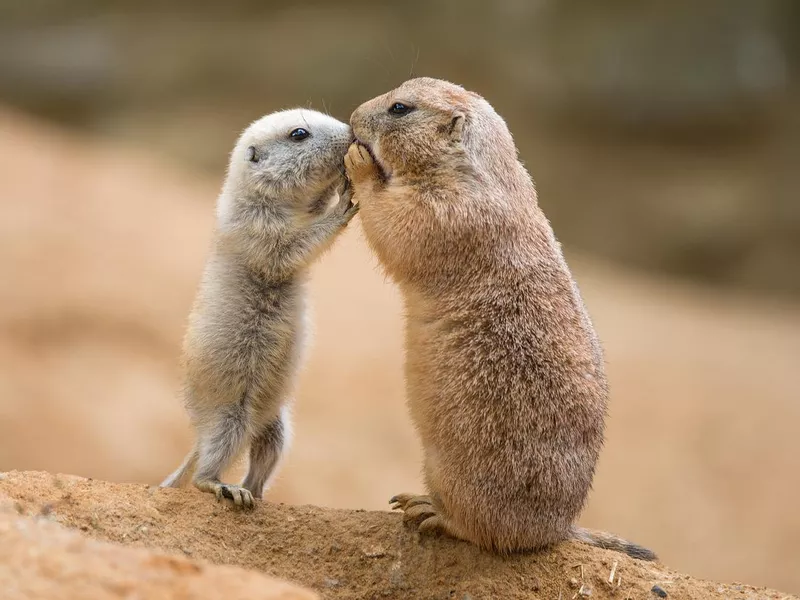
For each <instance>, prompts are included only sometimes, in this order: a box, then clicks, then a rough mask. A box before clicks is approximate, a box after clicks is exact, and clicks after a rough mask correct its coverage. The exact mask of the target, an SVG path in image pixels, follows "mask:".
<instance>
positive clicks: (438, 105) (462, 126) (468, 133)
mask: <svg viewBox="0 0 800 600" xmlns="http://www.w3.org/2000/svg"><path fill="white" fill-rule="evenodd" d="M350 123H351V125H352V127H353V133H354V135H355V137H356V139H357V140H358V141H359V142H361V143H362V144H364V145H365V146H367V148H369V150H370V152H371V153H372V155H373V156H374V157H375V160H376V162H377V163H378V164H379V166H380V167H381V169H382V170H383V172H384V175H386V176H387V177H393V176H396V175H408V176H415V175H425V174H430V173H431V172H432V171H433V170H436V169H437V168H439V167H443V166H446V167H447V168H448V169H451V168H458V167H462V166H463V167H469V168H470V169H471V170H473V171H476V172H479V173H480V174H481V175H483V176H488V177H491V178H492V179H497V178H500V179H501V180H502V179H503V178H504V177H508V176H509V175H510V174H513V173H515V172H517V171H518V170H519V169H520V168H521V166H520V165H519V163H518V161H517V151H516V147H515V146H514V141H513V139H512V137H511V133H510V132H509V131H508V127H506V124H505V122H504V121H503V119H502V118H501V117H500V116H499V115H498V114H497V113H496V112H495V111H494V109H493V108H492V106H491V105H490V104H489V103H488V102H486V100H484V99H483V98H482V97H481V96H479V95H478V94H475V93H474V92H469V91H467V90H465V89H464V88H462V87H461V86H458V85H455V84H453V83H450V82H448V81H442V80H439V79H431V78H428V77H420V78H417V79H411V80H409V81H406V82H405V83H403V84H402V85H400V87H398V88H397V89H395V90H392V91H391V92H388V93H386V94H384V95H382V96H378V97H377V98H373V99H372V100H369V101H368V102H365V103H364V104H362V105H361V106H359V107H358V108H357V109H356V110H355V112H353V114H352V116H351V117H350ZM509 169H510V170H511V171H512V172H513V173H509Z"/></svg>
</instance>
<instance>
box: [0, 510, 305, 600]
mask: <svg viewBox="0 0 800 600" xmlns="http://www.w3.org/2000/svg"><path fill="white" fill-rule="evenodd" d="M7 504H8V505H9V506H8V507H2V506H0V535H2V539H3V543H2V544H0V589H2V590H3V592H2V595H3V598H4V599H5V600H61V599H63V600H88V599H92V600H112V599H115V598H146V599H147V600H176V599H187V600H188V599H190V598H191V599H193V600H204V599H208V600H212V599H215V598H222V597H225V598H226V599H228V600H314V599H315V598H318V596H317V595H316V594H314V593H312V592H310V591H307V590H303V589H300V588H299V587H297V586H294V585H291V584H289V583H285V582H281V581H278V580H275V579H272V578H269V577H266V576H264V575H261V574H258V573H255V572H252V571H250V572H248V571H245V570H243V569H240V568H235V567H227V566H211V565H208V564H206V563H204V562H199V561H196V560H190V559H187V558H185V557H183V556H175V555H168V554H165V553H163V552H157V551H156V552H153V551H146V550H143V549H131V548H122V547H119V546H117V545H114V544H109V543H106V542H98V541H95V540H91V539H87V538H86V537H84V536H81V535H80V534H78V533H77V532H74V531H67V530H66V529H64V528H63V527H61V526H59V525H58V524H56V523H54V522H52V521H53V519H52V518H49V517H43V516H42V508H41V507H40V508H39V514H38V515H36V517H37V518H26V517H21V516H18V515H17V514H16V513H15V512H14V511H13V508H14V507H13V506H11V503H10V502H8V501H7ZM16 508H18V509H19V508H21V506H20V505H19V504H18V503H17V505H16ZM45 512H46V511H45Z"/></svg>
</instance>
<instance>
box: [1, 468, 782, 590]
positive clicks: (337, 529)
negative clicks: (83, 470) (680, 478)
mask: <svg viewBox="0 0 800 600" xmlns="http://www.w3.org/2000/svg"><path fill="white" fill-rule="evenodd" d="M0 494H4V495H7V496H8V497H10V498H11V499H13V500H14V501H16V503H17V509H18V510H19V511H20V512H21V513H23V514H26V515H31V516H35V515H42V514H45V515H46V518H47V519H50V520H53V521H55V522H57V523H60V524H61V525H64V526H67V527H69V528H73V529H77V530H80V531H82V532H83V533H85V534H86V535H87V536H89V537H90V538H94V539H97V540H103V541H107V542H116V543H119V544H125V545H130V546H134V547H148V548H158V549H161V550H166V551H168V552H171V553H176V554H184V555H187V556H190V557H192V558H193V559H203V560H208V561H211V562H213V563H217V564H230V565H237V566H240V567H245V568H248V569H254V570H257V571H262V572H265V573H267V574H269V575H272V576H277V577H280V578H282V579H288V580H290V581H294V582H297V583H300V584H302V585H304V586H307V587H309V588H312V589H315V590H317V591H319V592H320V593H321V594H322V595H324V597H325V598H341V599H361V598H363V599H367V598H370V599H371V598H441V599H446V598H459V599H462V598H475V599H478V598H509V599H511V598H548V599H550V598H552V599H553V600H555V599H557V598H573V597H575V596H576V594H577V596H578V597H581V598H585V597H592V598H615V599H624V598H648V597H653V598H655V597H656V596H655V595H653V594H652V592H651V590H652V588H653V586H658V587H660V588H661V589H662V590H664V591H665V592H666V593H667V594H668V596H667V597H672V598H681V599H693V600H701V599H705V598H726V599H732V598H734V599H735V598H742V599H745V598H791V596H788V595H785V594H781V593H779V592H775V591H771V590H767V589H757V588H753V587H750V586H746V585H739V584H731V585H726V584H717V583H712V582H708V581H701V580H697V579H694V578H692V577H689V576H687V575H680V574H678V573H676V572H674V571H671V570H669V569H666V568H665V567H663V566H661V565H659V564H654V563H645V562H641V561H636V560H633V559H630V558H628V557H626V556H623V555H621V554H618V553H615V552H611V551H606V550H599V549H596V548H591V547H588V546H584V545H582V544H578V543H572V542H569V543H563V544H560V545H558V546H557V547H555V548H553V549H551V550H548V551H546V552H541V553H538V554H532V555H519V556H513V557H509V558H499V557H496V556H493V555H490V554H488V553H485V552H481V551H479V550H478V549H476V548H475V547H473V546H471V545H470V544H466V543H462V542H458V541H455V540H451V539H446V538H428V539H420V538H419V536H418V535H417V534H416V533H415V532H413V531H411V530H409V529H407V528H406V527H405V526H404V525H402V522H401V517H400V515H397V514H389V513H386V512H364V511H346V510H336V509H322V508H317V507H313V506H285V505H276V504H270V503H265V504H262V503H259V504H258V506H257V507H256V509H255V511H253V512H251V513H244V514H243V513H240V512H236V511H233V510H231V509H230V508H228V507H227V506H224V505H220V504H218V503H217V502H216V500H214V499H213V498H212V497H211V496H209V495H208V494H202V493H200V492H197V491H195V490H172V489H169V490H163V489H159V488H154V487H150V486H146V485H135V484H127V485H123V484H111V483H106V482H102V481H97V480H87V479H83V478H79V477H74V476H64V475H51V474H48V473H35V472H30V473H23V472H10V473H6V474H4V475H3V477H2V478H0ZM49 533H50V535H51V536H52V537H54V538H58V536H61V535H63V534H61V532H49ZM17 535H18V536H19V537H23V538H24V535H20V534H17ZM67 543H70V542H69V541H68V542H67ZM113 552H116V553H119V554H122V551H121V550H113V551H109V553H107V547H105V546H99V545H98V546H91V545H86V556H87V559H86V560H82V559H78V560H77V561H76V562H77V564H78V568H80V569H85V568H86V567H87V564H89V562H90V561H98V562H104V561H106V560H108V562H113V557H114V554H113ZM125 558H127V556H126V557H125ZM133 558H134V559H138V560H139V561H143V562H144V563H148V561H150V563H152V562H153V561H154V560H157V561H162V560H163V562H164V563H166V565H165V566H164V567H163V568H165V569H175V570H177V569H186V570H187V571H189V573H188V575H187V577H188V578H189V579H193V578H196V577H197V575H196V573H195V569H197V567H196V566H194V565H193V564H192V563H188V562H184V561H180V560H179V559H175V562H174V563H169V561H168V560H167V559H153V558H152V557H150V556H147V555H145V554H140V555H133ZM18 560H19V559H18ZM126 562H127V561H126ZM118 568H119V569H120V570H124V569H128V568H130V569H132V570H136V569H137V568H140V565H137V561H136V560H134V561H132V564H126V565H124V566H119V567H118ZM612 571H613V583H609V579H610V578H611V575H612ZM208 572H209V577H216V576H217V575H219V576H222V575H224V572H222V571H220V572H218V573H217V572H213V571H211V570H209V571H208ZM252 577H253V578H254V577H255V576H252ZM232 579H233V578H232ZM238 579H239V582H240V583H242V582H243V581H244V582H246V583H249V581H248V580H247V579H245V578H243V577H238ZM213 584H214V582H213V581H211V582H210V583H209V585H213ZM234 597H235V596H234ZM254 597H266V596H254ZM270 597H271V596H270ZM287 597H288V596H287Z"/></svg>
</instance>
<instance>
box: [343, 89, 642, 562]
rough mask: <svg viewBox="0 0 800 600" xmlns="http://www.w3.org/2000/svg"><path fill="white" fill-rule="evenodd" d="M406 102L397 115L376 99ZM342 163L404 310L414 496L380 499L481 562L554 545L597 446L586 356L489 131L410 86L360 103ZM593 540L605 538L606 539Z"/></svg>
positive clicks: (598, 368)
mask: <svg viewBox="0 0 800 600" xmlns="http://www.w3.org/2000/svg"><path fill="white" fill-rule="evenodd" d="M396 102H400V103H403V104H405V105H408V106H413V107H414V110H413V111H412V112H410V113H408V114H406V115H404V116H396V115H393V114H391V113H390V112H389V109H390V107H392V106H393V105H394V103H396ZM351 125H352V127H353V132H354V134H355V136H356V138H357V140H358V143H357V144H354V145H353V146H351V148H350V150H349V151H348V155H347V157H346V158H345V166H346V168H347V171H348V176H349V178H350V180H351V183H352V186H353V194H354V199H355V200H356V201H357V202H358V203H359V205H360V206H361V211H360V214H361V219H362V223H363V227H364V231H365V233H366V237H367V241H368V243H369V245H370V246H371V248H372V249H373V251H374V252H375V254H376V255H377V257H378V259H379V260H380V262H381V263H382V265H383V266H384V268H385V270H386V272H387V273H388V275H389V276H390V277H391V278H392V279H393V280H394V281H395V282H396V283H397V284H398V285H399V287H400V289H401V291H402V293H403V296H404V300H405V309H406V315H407V320H406V354H407V358H406V366H405V369H406V381H407V386H408V405H409V409H410V413H411V418H412V420H413V422H414V424H415V425H416V427H417V429H418V431H419V434H420V437H421V438H422V443H423V446H424V451H425V464H424V476H425V483H426V486H427V488H428V492H429V495H428V496H416V495H413V494H401V495H399V496H396V497H395V498H393V499H392V501H393V502H394V505H395V508H402V509H403V510H404V511H405V513H406V517H407V518H408V519H411V520H414V521H417V522H419V524H420V525H419V526H420V530H421V531H423V532H428V531H439V532H444V533H447V534H450V535H452V536H455V537H458V538H462V539H465V540H468V541H470V542H473V543H475V544H477V545H478V546H481V547H483V548H486V549H489V550H493V551H496V552H501V553H505V552H513V551H519V550H532V549H537V548H542V547H544V546H547V545H549V544H553V543H555V542H559V541H561V540H564V539H567V538H575V539H579V540H582V541H585V542H588V543H591V544H594V545H600V546H604V547H613V548H616V549H619V550H623V551H626V552H628V554H631V555H632V556H637V557H639V558H654V555H653V554H652V553H651V552H649V551H647V550H645V549H643V548H639V547H635V546H633V545H631V544H628V543H627V542H625V541H624V540H620V539H619V538H616V537H615V536H610V535H609V534H603V535H599V534H594V533H591V532H588V531H586V530H583V529H579V528H576V527H575V526H574V522H575V520H576V518H577V517H578V515H579V514H580V511H581V509H582V507H583V505H584V502H585V500H586V496H587V494H588V492H589V490H590V488H591V484H592V477H593V475H594V470H595V464H596V462H597V458H598V454H599V452H600V449H601V446H602V443H603V428H604V418H605V413H606V402H607V397H608V388H607V384H606V378H605V373H604V368H603V354H602V350H601V348H600V344H599V342H598V339H597V336H596V334H595V332H594V328H593V326H592V323H591V321H590V319H589V316H588V314H587V312H586V309H585V307H584V305H583V302H582V300H581V298H580V295H579V292H578V289H577V287H576V285H575V283H574V281H573V279H572V276H571V274H570V271H569V269H568V268H567V264H566V262H565V261H564V258H563V256H562V253H561V248H560V245H559V243H558V242H557V241H556V239H555V237H554V234H553V231H552V229H551V227H550V224H549V223H548V221H547V219H546V218H545V216H544V214H543V213H542V211H541V210H540V208H539V206H538V204H537V201H536V191H535V189H534V185H533V182H532V181H531V178H530V176H529V175H528V173H527V171H526V170H525V168H524V167H523V166H522V164H521V163H520V162H519V160H518V158H517V150H516V147H515V145H514V142H513V139H512V137H511V134H510V133H509V131H508V129H507V127H506V125H505V123H504V121H503V120H502V119H501V118H500V116H498V115H497V113H496V112H495V111H494V110H493V109H492V107H491V106H490V105H489V104H488V103H487V102H486V101H485V100H484V99H483V98H481V97H480V96H478V95H477V94H474V93H472V92H468V91H465V90H464V89H463V88H461V87H459V86H456V85H453V84H451V83H448V82H444V81H438V80H434V79H427V78H423V79H413V80H411V81H407V82H406V83H404V84H403V85H401V86H400V87H399V88H398V89H396V90H394V91H392V92H389V93H388V94H385V95H383V96H379V97H377V98H375V99H373V100H370V101H369V102H366V103H364V104H362V105H361V106H360V107H359V108H358V109H356V111H355V112H354V113H353V115H352V117H351ZM611 540H614V541H613V542H612V541H611Z"/></svg>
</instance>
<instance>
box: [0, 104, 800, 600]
mask: <svg viewBox="0 0 800 600" xmlns="http://www.w3.org/2000/svg"><path fill="white" fill-rule="evenodd" d="M0 149H1V152H0V153H1V154H2V156H3V161H2V162H0V281H2V282H3V283H2V284H0V470H10V469H38V470H48V471H56V472H70V473H76V474H80V475H84V476H91V477H97V478H102V479H107V480H111V481H120V482H124V481H130V482H143V483H157V482H158V481H159V480H160V479H161V478H162V477H163V476H165V475H166V474H167V473H168V472H169V471H171V470H172V469H173V468H174V467H175V466H176V465H177V463H178V462H179V461H180V459H181V458H182V456H183V454H184V453H185V452H186V451H187V450H188V448H189V446H190V443H191V432H190V431H189V429H188V426H187V421H186V417H185V415H184V412H183V409H182V407H181V404H180V401H179V400H178V397H177V391H178V389H179V385H180V380H179V373H178V371H177V364H178V355H179V345H180V338H181V335H182V331H183V326H184V322H185V318H186V314H187V312H188V309H189V306H190V304H191V300H192V296H193V294H194V290H195V286H196V284H197V281H198V278H199V274H200V270H201V268H202V263H203V259H204V255H205V251H206V247H207V242H208V239H209V235H210V230H211V227H212V217H213V214H212V212H213V211H212V203H213V199H214V197H215V196H216V193H217V190H218V186H219V185H220V183H221V177H222V174H221V173H214V174H208V175H207V176H204V177H199V176H190V175H188V174H187V173H185V172H180V171H178V170H176V169H173V168H171V167H168V166H163V165H159V164H156V163H155V162H154V161H153V159H151V158H150V157H149V156H147V155H144V154H137V153H136V152H134V151H132V150H129V149H121V148H119V147H117V146H113V145H108V144H104V143H100V142H97V141H88V140H84V139H80V138H76V137H74V136H72V135H70V134H66V133H63V132H60V131H57V130H54V129H52V128H50V127H45V126H43V125H40V124H38V123H35V122H31V121H29V120H27V119H26V118H23V117H21V116H20V115H17V114H14V113H10V112H0ZM354 225H356V226H355V227H351V228H350V229H351V230H350V231H349V232H348V233H347V234H346V236H345V237H344V238H343V239H342V240H341V241H340V243H338V244H337V245H336V247H335V248H334V250H333V251H332V252H331V253H330V254H329V255H328V256H326V257H325V258H324V260H323V261H322V262H321V264H320V265H319V266H318V268H317V269H316V270H315V273H314V278H313V282H312V285H313V302H314V307H315V319H314V320H315V328H316V335H315V341H314V348H313V351H312V353H311V356H310V360H309V362H308V364H307V366H306V368H305V370H304V373H303V376H302V381H301V385H300V389H299V390H298V393H297V402H296V409H295V413H296V428H295V429H296V432H295V441H294V444H293V447H292V450H291V453H290V455H289V457H288V460H287V461H286V462H285V464H284V465H283V469H282V472H281V475H280V477H279V479H278V481H277V482H276V485H275V486H274V488H273V489H272V490H271V491H270V493H269V499H270V500H272V501H281V502H289V503H296V504H297V503H312V504H316V505H321V506H327V507H334V508H365V509H371V510H374V509H383V508H385V507H386V506H387V500H388V498H389V497H390V496H391V495H393V494H394V493H396V492H398V491H403V490H414V489H418V488H419V458H420V453H419V446H418V443H417V441H416V438H415V435H414V432H413V429H412V427H411V425H410V423H409V422H408V419H407V416H406V413H405V407H404V405H403V384H402V375H401V368H402V341H401V326H402V320H401V312H400V306H399V300H398V297H397V294H396V292H395V291H394V289H393V288H392V287H391V286H390V285H389V284H387V283H386V282H385V281H384V278H383V276H382V275H381V274H380V272H379V271H378V269H377V267H376V264H375V262H374V260H373V259H372V257H371V256H370V255H369V253H368V251H367V249H366V247H365V244H364V243H363V240H362V239H361V232H360V228H359V227H358V225H357V221H356V222H354ZM571 264H573V266H574V268H575V271H576V275H577V278H578V281H579V283H580V284H581V287H582V290H583V291H584V295H585V297H586V301H587V303H588V305H589V308H590V311H591V313H592V315H593V317H594V319H595V322H596V324H597V327H598V329H599V332H600V335H601V338H602V339H603V341H604V344H605V346H606V350H607V361H608V370H609V375H610V381H611V385H612V407H611V416H610V420H609V429H608V441H607V446H606V450H605V452H604V454H603V457H602V459H601V464H600V468H599V470H598V473H597V477H596V480H595V491H594V493H593V494H592V496H591V499H590V502H589V505H588V507H587V510H586V512H585V514H584V517H583V519H582V523H583V524H584V525H587V526H591V527H596V528H599V529H605V530H610V531H614V532H616V533H619V534H621V535H624V536H626V537H628V538H630V539H633V540H635V541H636V542H638V543H641V544H643V545H646V546H648V547H650V548H652V549H654V550H655V551H656V552H658V554H659V555H660V557H661V558H662V559H663V560H664V561H665V563H666V564H669V565H670V566H672V567H675V568H678V569H680V570H682V571H685V572H687V573H691V574H692V575H695V576H700V577H706V578H709V579H716V580H727V581H730V580H737V581H746V582H748V583H751V584H757V585H769V586H772V587H775V588H778V589H784V590H787V591H791V592H800V570H798V569H797V565H798V564H800V513H798V512H797V510H796V497H797V494H798V492H800V475H798V474H799V473H800V437H798V436H797V435H796V426H797V423H798V422H800V393H798V391H797V389H798V388H797V384H796V370H797V361H798V357H800V308H799V307H796V306H785V305H784V306H781V305H778V304H774V303H770V302H768V301H765V300H759V299H754V298H738V297H729V296H728V295H725V294H723V293H720V292H709V291H706V290H701V289H697V288H692V287H688V286H684V285H682V284H679V283H676V282H674V281H671V280H666V279H664V280H662V279H656V278H653V277H649V276H645V275H635V274H632V273H629V272H625V271H620V270H618V269H614V268H611V267H609V266H607V265H602V264H598V263H596V262H593V261H590V260H588V259H586V258H582V257H571ZM375 518H383V517H375ZM387 518H388V517H387ZM387 522H389V521H387Z"/></svg>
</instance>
